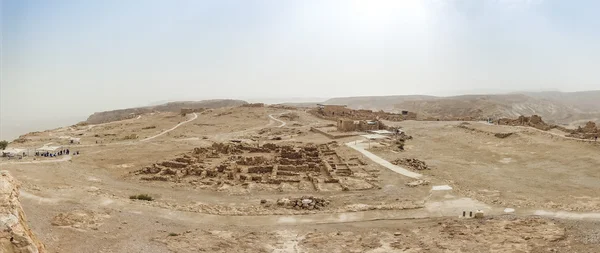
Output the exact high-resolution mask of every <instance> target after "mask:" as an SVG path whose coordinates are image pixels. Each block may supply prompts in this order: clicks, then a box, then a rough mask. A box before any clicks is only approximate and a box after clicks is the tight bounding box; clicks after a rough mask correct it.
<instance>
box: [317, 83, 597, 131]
mask: <svg viewBox="0 0 600 253" xmlns="http://www.w3.org/2000/svg"><path fill="white" fill-rule="evenodd" d="M324 104H338V105H347V106H348V107H350V108H352V109H370V110H385V111H391V112H398V111H401V110H408V111H412V112H415V113H417V114H418V117H419V118H420V119H427V118H436V119H467V118H473V119H484V118H488V117H491V118H514V117H518V116H520V115H525V116H531V115H535V114H537V115H540V116H542V117H543V118H544V119H545V120H547V122H548V123H552V124H577V123H585V122H587V121H595V122H600V91H582V92H531V93H522V94H521V93H514V94H498V95H462V96H452V97H435V96H420V95H414V96H372V97H343V98H332V99H329V100H327V101H325V102H324Z"/></svg>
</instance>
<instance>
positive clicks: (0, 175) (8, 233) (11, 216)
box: [0, 171, 46, 253]
mask: <svg viewBox="0 0 600 253" xmlns="http://www.w3.org/2000/svg"><path fill="white" fill-rule="evenodd" d="M0 224H1V225H2V229H1V230H0V252H6V253H41V252H46V250H45V248H44V244H42V243H41V242H40V241H38V239H37V238H36V237H35V235H34V234H33V232H31V230H30V229H29V226H28V225H27V221H26V220H25V214H24V212H23V208H21V202H20V201H19V184H18V183H17V181H16V180H15V179H14V178H13V177H12V176H11V175H10V174H9V173H8V171H0Z"/></svg>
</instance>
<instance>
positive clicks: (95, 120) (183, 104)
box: [86, 99, 248, 124]
mask: <svg viewBox="0 0 600 253" xmlns="http://www.w3.org/2000/svg"><path fill="white" fill-rule="evenodd" d="M244 104H248V102H246V101H243V100H234V99H211V100H201V101H178V102H168V103H165V104H161V105H155V106H144V107H136V108H128V109H120V110H112V111H104V112H96V113H94V114H92V115H90V116H89V117H88V118H87V120H86V122H87V123H89V124H100V123H106V122H111V121H117V120H123V119H128V118H132V117H136V116H137V115H140V114H144V113H150V112H179V111H180V110H181V109H182V108H190V109H199V108H221V107H231V106H240V105H244Z"/></svg>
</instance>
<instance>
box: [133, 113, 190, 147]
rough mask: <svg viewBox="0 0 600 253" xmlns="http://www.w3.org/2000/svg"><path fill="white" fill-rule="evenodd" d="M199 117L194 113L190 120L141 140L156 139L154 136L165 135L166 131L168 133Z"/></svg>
mask: <svg viewBox="0 0 600 253" xmlns="http://www.w3.org/2000/svg"><path fill="white" fill-rule="evenodd" d="M197 118H198V114H196V113H194V117H193V118H191V119H188V120H186V121H184V122H181V123H179V124H177V125H175V126H174V127H172V128H170V129H167V130H165V131H162V132H161V133H159V134H157V135H154V136H150V137H148V138H146V139H142V140H140V142H144V141H149V140H152V139H154V138H156V137H159V136H162V135H164V134H166V133H168V132H171V131H173V130H175V129H177V128H178V127H180V126H182V125H184V124H186V123H189V122H190V121H193V120H195V119H197Z"/></svg>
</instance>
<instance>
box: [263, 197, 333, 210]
mask: <svg viewBox="0 0 600 253" xmlns="http://www.w3.org/2000/svg"><path fill="white" fill-rule="evenodd" d="M276 203H277V206H280V207H284V208H290V209H296V210H322V209H324V208H325V207H327V206H329V204H330V202H329V200H325V199H323V198H317V197H313V196H302V197H299V198H281V199H278V200H277V202H276ZM261 204H262V205H265V206H268V205H269V204H268V202H267V201H266V200H261Z"/></svg>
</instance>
